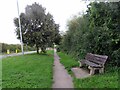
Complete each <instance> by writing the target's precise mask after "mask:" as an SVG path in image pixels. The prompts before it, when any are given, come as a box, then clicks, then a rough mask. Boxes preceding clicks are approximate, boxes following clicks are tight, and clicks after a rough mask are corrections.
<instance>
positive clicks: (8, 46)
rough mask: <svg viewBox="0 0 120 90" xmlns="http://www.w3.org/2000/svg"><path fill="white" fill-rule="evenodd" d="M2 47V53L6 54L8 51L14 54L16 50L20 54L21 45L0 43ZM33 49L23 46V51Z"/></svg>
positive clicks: (32, 48)
mask: <svg viewBox="0 0 120 90" xmlns="http://www.w3.org/2000/svg"><path fill="white" fill-rule="evenodd" d="M0 44H1V47H2V50H1V51H2V53H6V52H7V50H8V49H9V50H10V53H15V52H16V49H17V51H18V52H21V45H20V44H6V43H0ZM34 50H35V47H30V46H26V45H24V51H34Z"/></svg>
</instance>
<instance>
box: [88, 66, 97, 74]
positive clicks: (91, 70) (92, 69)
mask: <svg viewBox="0 0 120 90" xmlns="http://www.w3.org/2000/svg"><path fill="white" fill-rule="evenodd" d="M88 68H89V69H90V75H94V73H95V69H94V68H92V67H90V66H89V67H88Z"/></svg>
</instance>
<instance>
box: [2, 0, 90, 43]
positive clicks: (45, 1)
mask: <svg viewBox="0 0 120 90" xmlns="http://www.w3.org/2000/svg"><path fill="white" fill-rule="evenodd" d="M34 2H37V3H39V4H41V5H42V6H43V7H45V8H46V12H50V13H51V14H52V15H53V17H54V20H55V22H56V23H57V24H59V25H60V31H63V32H65V31H66V24H67V21H68V20H70V19H71V18H72V17H73V16H74V15H79V14H80V13H82V12H84V11H86V9H87V4H88V2H87V3H85V2H84V1H82V0H18V3H19V11H20V13H21V12H25V7H26V6H27V5H32V4H33V3H34ZM15 17H18V11H17V0H1V2H0V42H2V43H8V44H20V41H19V40H18V39H17V38H16V34H15V26H14V23H13V19H14V18H15Z"/></svg>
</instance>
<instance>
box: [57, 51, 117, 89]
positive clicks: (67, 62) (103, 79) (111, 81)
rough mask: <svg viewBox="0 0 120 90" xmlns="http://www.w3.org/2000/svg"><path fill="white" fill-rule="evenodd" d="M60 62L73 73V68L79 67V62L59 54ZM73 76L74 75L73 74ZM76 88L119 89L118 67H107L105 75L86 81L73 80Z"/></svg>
mask: <svg viewBox="0 0 120 90" xmlns="http://www.w3.org/2000/svg"><path fill="white" fill-rule="evenodd" d="M58 55H59V56H60V58H61V59H60V62H61V63H62V64H63V65H64V66H65V68H66V69H67V70H68V72H70V73H71V68H72V67H73V66H78V64H77V61H76V60H74V59H73V58H71V56H70V55H67V54H65V53H62V52H59V53H58ZM71 75H72V73H71ZM73 82H74V87H75V88H118V67H106V69H105V73H104V74H96V75H93V76H91V77H88V78H84V79H76V78H75V77H74V79H73Z"/></svg>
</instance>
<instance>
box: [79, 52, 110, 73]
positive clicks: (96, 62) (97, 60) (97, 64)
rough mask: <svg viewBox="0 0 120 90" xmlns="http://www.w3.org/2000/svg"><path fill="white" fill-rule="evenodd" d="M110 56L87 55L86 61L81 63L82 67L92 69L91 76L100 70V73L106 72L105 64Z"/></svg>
mask: <svg viewBox="0 0 120 90" xmlns="http://www.w3.org/2000/svg"><path fill="white" fill-rule="evenodd" d="M107 58H108V56H106V55H97V54H92V53H87V55H86V56H85V59H83V60H81V61H79V63H80V67H83V66H84V65H87V66H88V68H89V69H90V75H93V74H94V73H95V70H99V73H103V72H104V64H105V62H106V60H107Z"/></svg>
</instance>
